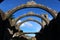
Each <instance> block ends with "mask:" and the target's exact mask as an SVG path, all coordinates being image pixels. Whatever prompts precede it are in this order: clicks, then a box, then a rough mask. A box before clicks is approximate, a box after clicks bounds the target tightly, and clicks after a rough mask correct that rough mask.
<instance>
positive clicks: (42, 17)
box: [11, 12, 49, 26]
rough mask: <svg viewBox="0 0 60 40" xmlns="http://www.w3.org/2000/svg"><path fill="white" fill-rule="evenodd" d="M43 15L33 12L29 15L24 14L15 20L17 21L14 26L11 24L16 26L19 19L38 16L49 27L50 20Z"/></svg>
mask: <svg viewBox="0 0 60 40" xmlns="http://www.w3.org/2000/svg"><path fill="white" fill-rule="evenodd" d="M42 15H44V14H42ZM42 15H39V14H34V13H33V12H29V13H28V14H23V15H21V16H19V17H18V18H16V19H15V21H14V22H13V24H12V23H11V24H12V26H13V25H15V24H16V22H17V21H18V20H19V19H21V18H24V17H26V16H36V17H39V18H41V19H43V20H44V21H45V22H46V24H47V25H48V24H49V20H48V19H47V18H45V17H44V16H42Z"/></svg>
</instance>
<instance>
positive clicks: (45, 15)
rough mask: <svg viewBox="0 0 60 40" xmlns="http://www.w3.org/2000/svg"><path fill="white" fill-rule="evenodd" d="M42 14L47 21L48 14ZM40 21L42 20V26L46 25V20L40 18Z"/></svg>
mask: <svg viewBox="0 0 60 40" xmlns="http://www.w3.org/2000/svg"><path fill="white" fill-rule="evenodd" d="M42 16H44V17H45V18H46V19H47V21H48V15H47V14H43V15H42ZM41 22H42V24H43V28H44V26H45V25H46V22H45V21H44V20H41Z"/></svg>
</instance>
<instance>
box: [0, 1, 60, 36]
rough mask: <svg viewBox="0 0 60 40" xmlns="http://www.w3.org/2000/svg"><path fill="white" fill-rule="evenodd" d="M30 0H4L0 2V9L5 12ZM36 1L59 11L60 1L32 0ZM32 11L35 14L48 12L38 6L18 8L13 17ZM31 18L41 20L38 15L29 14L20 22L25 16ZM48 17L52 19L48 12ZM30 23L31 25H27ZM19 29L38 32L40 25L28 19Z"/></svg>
mask: <svg viewBox="0 0 60 40" xmlns="http://www.w3.org/2000/svg"><path fill="white" fill-rule="evenodd" d="M29 1H30V0H4V1H3V2H2V3H1V4H0V9H2V10H3V11H4V12H7V11H8V10H11V9H12V8H14V7H16V6H18V5H21V4H26V3H27V2H29ZM34 1H35V2H36V3H38V4H43V5H45V6H48V7H50V8H52V9H53V10H56V11H57V12H59V11H60V9H59V8H60V1H58V0H34ZM30 11H32V12H34V13H36V14H42V13H43V14H48V12H46V11H44V10H42V9H39V8H26V9H22V10H19V11H17V12H15V14H13V15H14V17H15V18H17V17H18V16H20V15H23V14H26V13H28V12H30ZM30 17H31V18H33V19H35V20H38V21H39V22H41V19H40V18H38V17H33V16H29V17H24V18H22V19H21V20H20V22H21V21H22V20H25V19H27V18H30ZM48 17H49V19H52V16H51V15H50V14H48ZM29 25H31V26H29ZM20 28H21V30H23V31H24V32H38V31H39V30H40V29H41V26H40V25H39V24H38V23H36V22H32V21H28V22H25V23H23V24H22V25H21V26H20ZM30 36H34V35H30Z"/></svg>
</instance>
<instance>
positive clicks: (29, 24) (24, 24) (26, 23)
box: [17, 20, 33, 27]
mask: <svg viewBox="0 0 60 40" xmlns="http://www.w3.org/2000/svg"><path fill="white" fill-rule="evenodd" d="M19 22H21V20H19V21H18V22H17V23H19ZM24 26H29V27H32V26H33V25H32V24H31V23H30V22H25V23H23V24H22V25H21V27H24Z"/></svg>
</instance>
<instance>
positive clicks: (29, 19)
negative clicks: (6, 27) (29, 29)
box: [16, 18, 43, 30]
mask: <svg viewBox="0 0 60 40" xmlns="http://www.w3.org/2000/svg"><path fill="white" fill-rule="evenodd" d="M27 21H33V22H36V23H38V24H39V25H41V27H42V28H43V24H42V23H41V22H39V21H37V20H34V19H32V18H28V19H26V20H24V21H22V22H21V23H18V25H17V27H16V28H17V29H18V30H19V26H20V25H21V24H23V23H25V22H27Z"/></svg>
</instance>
